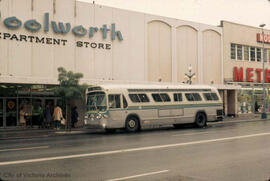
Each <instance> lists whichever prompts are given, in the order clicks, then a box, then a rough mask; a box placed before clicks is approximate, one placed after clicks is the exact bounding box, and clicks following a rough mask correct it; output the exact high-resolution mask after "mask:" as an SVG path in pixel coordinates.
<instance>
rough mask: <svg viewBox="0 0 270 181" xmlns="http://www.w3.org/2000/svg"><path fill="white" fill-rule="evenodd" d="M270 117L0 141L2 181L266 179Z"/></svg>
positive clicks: (268, 173)
mask: <svg viewBox="0 0 270 181" xmlns="http://www.w3.org/2000/svg"><path fill="white" fill-rule="evenodd" d="M269 140H270V120H269V121H247V122H245V121H243V122H218V123H214V124H210V125H209V126H208V127H207V128H203V129H196V128H192V127H190V126H183V127H182V128H180V129H173V128H171V127H168V128H162V129H151V130H143V131H141V132H138V133H135V134H128V133H125V132H121V131H120V132H117V133H115V134H106V133H103V132H96V133H95V132H94V133H85V134H79V135H76V134H74V135H63V136H55V137H54V136H51V137H39V138H28V139H11V140H0V178H1V179H2V180H35V181H36V180H131V181H132V180H152V181H155V180H160V181H163V180H168V181H175V180H179V181H212V180H213V181H217V180H219V181H227V180H228V181H234V180H236V181H241V180H243V181H247V180H250V181H257V180H258V181H266V180H268V179H270V141H269Z"/></svg>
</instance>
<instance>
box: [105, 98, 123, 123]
mask: <svg viewBox="0 0 270 181" xmlns="http://www.w3.org/2000/svg"><path fill="white" fill-rule="evenodd" d="M121 97H122V96H121V94H109V95H108V105H109V107H108V108H109V111H110V120H112V121H113V123H112V124H115V125H118V126H119V124H123V120H125V111H124V110H123V109H122V107H123V104H121V102H122V98H121Z"/></svg>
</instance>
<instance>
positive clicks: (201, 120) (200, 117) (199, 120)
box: [195, 112, 207, 128]
mask: <svg viewBox="0 0 270 181" xmlns="http://www.w3.org/2000/svg"><path fill="white" fill-rule="evenodd" d="M206 125H207V119H206V115H205V114H204V113H202V112H199V113H197V115H196V119H195V126H196V127H198V128H203V127H205V126H206Z"/></svg>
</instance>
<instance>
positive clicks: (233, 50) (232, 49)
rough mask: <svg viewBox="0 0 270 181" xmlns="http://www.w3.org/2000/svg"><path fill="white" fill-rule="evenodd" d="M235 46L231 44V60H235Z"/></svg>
mask: <svg viewBox="0 0 270 181" xmlns="http://www.w3.org/2000/svg"><path fill="white" fill-rule="evenodd" d="M235 54H236V53H235V44H233V43H232V44H231V59H235Z"/></svg>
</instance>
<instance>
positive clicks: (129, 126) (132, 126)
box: [125, 116, 140, 132]
mask: <svg viewBox="0 0 270 181" xmlns="http://www.w3.org/2000/svg"><path fill="white" fill-rule="evenodd" d="M125 128H126V131H128V132H136V131H138V130H139V129H140V123H139V119H138V118H136V117H135V116H130V117H128V118H127V120H126V125H125Z"/></svg>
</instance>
